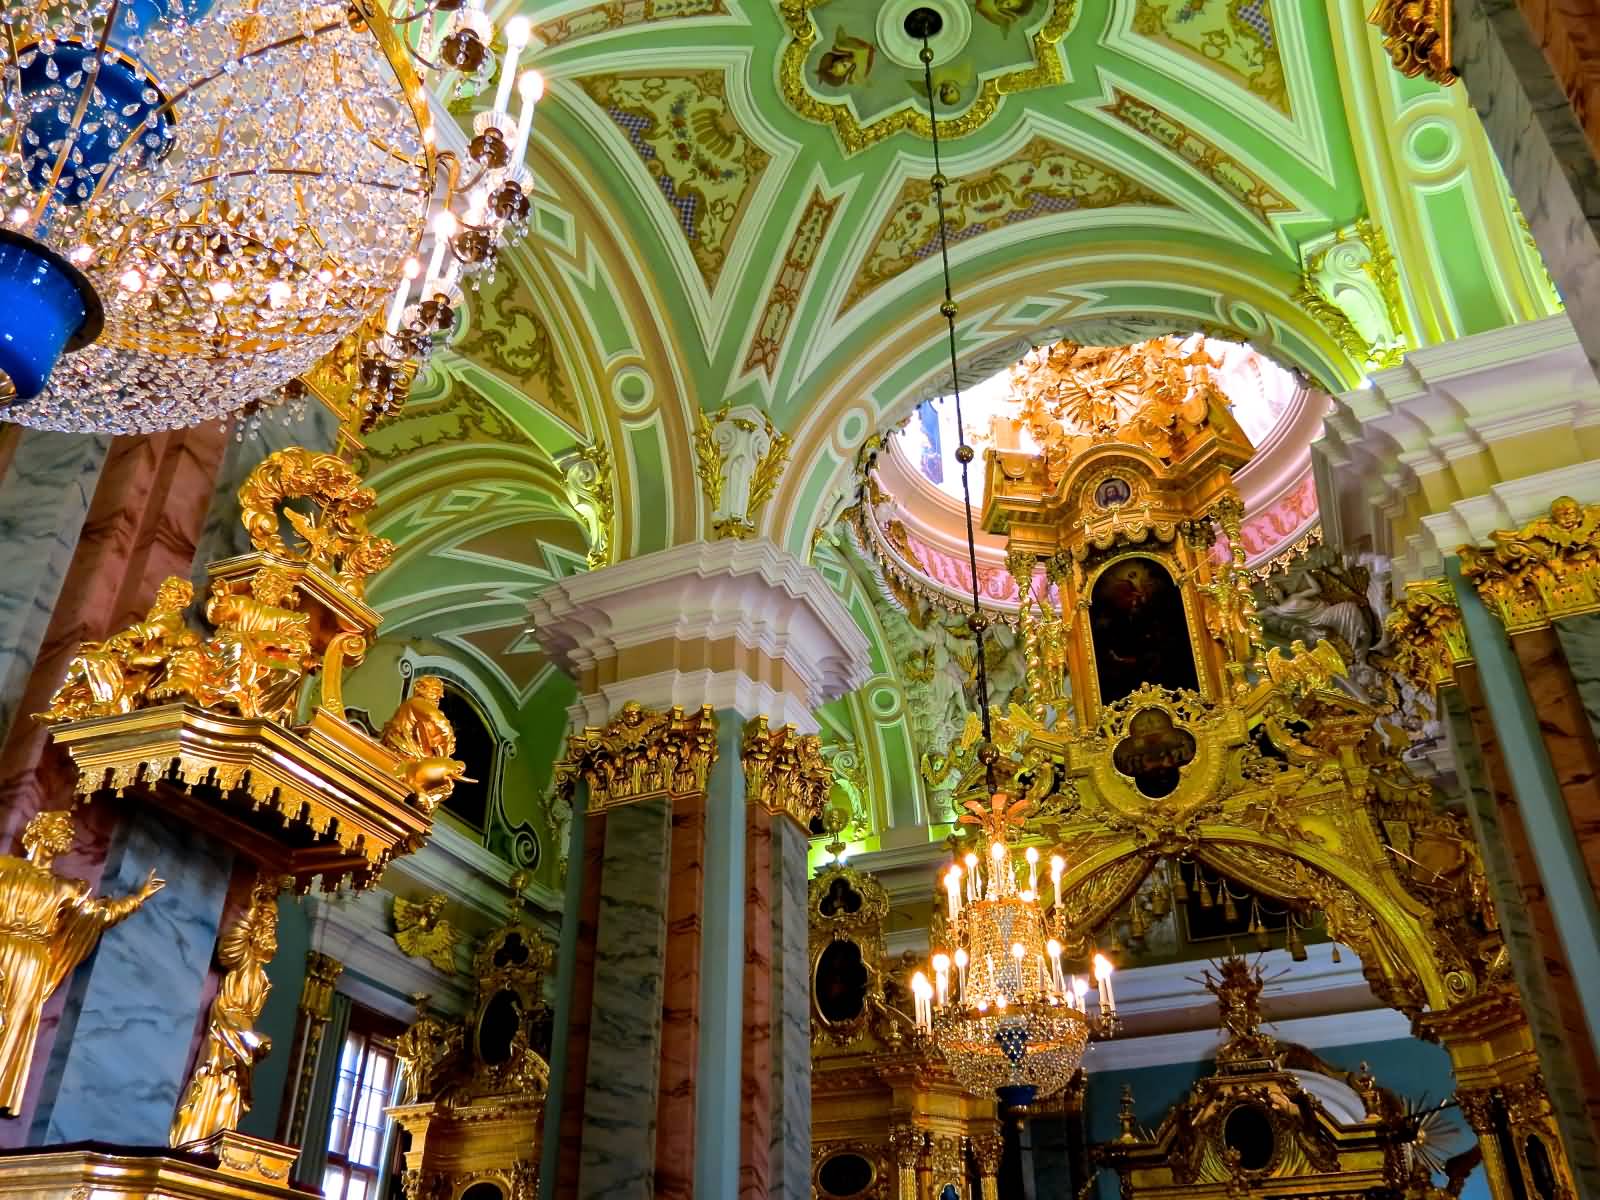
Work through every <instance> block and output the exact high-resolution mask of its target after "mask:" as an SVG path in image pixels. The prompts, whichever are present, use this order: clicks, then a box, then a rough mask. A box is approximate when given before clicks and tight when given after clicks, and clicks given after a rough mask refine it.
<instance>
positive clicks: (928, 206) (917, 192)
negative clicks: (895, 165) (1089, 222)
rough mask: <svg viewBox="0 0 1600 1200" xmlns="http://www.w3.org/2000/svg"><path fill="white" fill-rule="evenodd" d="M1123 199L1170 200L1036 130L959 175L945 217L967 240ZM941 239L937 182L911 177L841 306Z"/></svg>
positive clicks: (954, 233) (1160, 203) (1164, 204)
mask: <svg viewBox="0 0 1600 1200" xmlns="http://www.w3.org/2000/svg"><path fill="white" fill-rule="evenodd" d="M1123 205H1143V206H1146V207H1153V208H1170V207H1172V202H1171V201H1170V200H1167V199H1165V198H1163V197H1162V196H1159V195H1157V194H1156V193H1155V192H1153V191H1151V190H1150V189H1149V188H1147V187H1145V186H1144V185H1143V184H1141V183H1138V182H1136V181H1135V180H1133V179H1131V178H1130V177H1129V176H1127V175H1125V174H1124V173H1122V172H1121V171H1118V170H1116V169H1114V168H1112V167H1106V166H1102V165H1101V164H1099V163H1096V162H1094V161H1092V160H1090V159H1087V158H1084V157H1083V156H1081V155H1079V154H1077V153H1075V152H1073V151H1071V150H1068V149H1066V148H1065V147H1064V146H1060V145H1058V144H1056V143H1054V142H1052V141H1050V140H1048V139H1046V138H1043V137H1035V138H1034V139H1033V140H1032V141H1030V142H1029V143H1028V144H1027V145H1026V146H1025V147H1023V149H1022V150H1021V151H1020V152H1019V153H1017V154H1016V155H1014V156H1013V157H1011V158H1009V159H1007V160H1006V161H1005V162H1002V163H999V164H997V165H995V166H993V167H990V168H989V169H988V170H986V171H983V172H982V173H979V174H975V175H971V176H968V177H967V178H965V179H961V180H956V181H954V182H953V184H952V186H951V187H950V188H949V189H948V191H947V193H946V197H945V217H946V221H947V223H948V225H949V229H950V240H951V241H952V242H965V241H970V240H972V239H973V238H976V237H980V236H982V235H983V234H985V233H988V232H990V231H992V230H996V229H1010V228H1013V227H1015V226H1016V225H1018V224H1019V223H1021V222H1023V221H1031V220H1033V219H1035V218H1037V217H1046V216H1052V215H1055V214H1057V213H1061V212H1068V211H1075V210H1090V209H1102V208H1116V207H1119V206H1123ZM938 238H939V213H938V209H937V207H936V206H935V204H934V198H933V185H932V184H930V183H929V182H928V180H926V179H920V178H919V179H908V180H907V181H906V182H905V184H904V185H903V186H902V187H901V189H900V194H899V195H898V196H896V197H895V199H894V202H893V203H892V204H890V205H889V207H888V216H887V217H885V219H884V222H883V225H882V226H881V227H880V228H879V229H878V232H877V235H876V236H875V237H874V238H873V240H872V245H871V247H870V248H869V249H868V250H867V253H866V257H865V258H864V259H863V260H862V263H861V267H860V268H859V269H858V270H857V272H856V276H855V279H854V281H853V282H852V283H851V285H850V290H849V292H847V293H846V295H845V298H844V303H843V304H842V305H841V306H840V312H841V313H844V312H848V311H849V310H850V309H851V308H853V307H854V306H855V305H856V304H857V303H859V302H860V301H861V300H862V299H863V298H864V297H865V296H867V295H868V294H869V293H871V292H873V291H874V290H876V289H877V288H879V287H881V286H882V285H883V284H885V283H887V282H888V281H889V280H891V279H893V278H895V277H896V276H898V275H899V274H901V272H903V271H905V270H907V269H908V268H909V267H911V266H912V265H913V264H915V263H917V262H920V261H921V260H922V259H924V258H926V257H927V256H928V255H929V254H932V253H934V252H935V251H936V250H937V248H938Z"/></svg>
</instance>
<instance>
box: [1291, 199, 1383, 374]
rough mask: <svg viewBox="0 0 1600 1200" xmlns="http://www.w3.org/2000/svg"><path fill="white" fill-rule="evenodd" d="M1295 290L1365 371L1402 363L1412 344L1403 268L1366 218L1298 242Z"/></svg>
mask: <svg viewBox="0 0 1600 1200" xmlns="http://www.w3.org/2000/svg"><path fill="white" fill-rule="evenodd" d="M1300 262H1301V271H1300V283H1299V288H1298V290H1297V292H1296V294H1295V297H1296V299H1297V300H1299V301H1300V302H1301V303H1303V304H1304V305H1305V306H1306V307H1307V309H1308V310H1310V311H1311V312H1312V315H1313V316H1315V317H1317V319H1318V320H1319V321H1320V322H1321V323H1322V324H1323V325H1324V327H1326V328H1327V329H1328V332H1329V333H1332V334H1333V335H1334V336H1335V338H1336V339H1337V340H1338V342H1339V344H1340V345H1341V346H1342V347H1343V348H1344V350H1345V352H1346V353H1348V354H1349V355H1350V356H1351V358H1352V359H1353V360H1354V361H1355V362H1357V363H1361V364H1363V365H1364V366H1365V367H1366V369H1367V370H1369V371H1370V370H1383V369H1385V368H1388V367H1395V366H1399V365H1400V361H1401V360H1402V359H1403V358H1404V357H1405V353H1406V351H1407V350H1408V349H1409V348H1410V342H1409V339H1408V338H1407V336H1406V329H1407V321H1406V318H1405V303H1404V301H1403V299H1402V297H1401V294H1400V272H1399V268H1398V267H1397V266H1396V264H1395V260H1394V254H1393V252H1392V251H1391V250H1390V249H1389V241H1388V239H1387V238H1386V237H1384V236H1383V230H1381V229H1379V228H1378V227H1377V226H1376V225H1374V224H1373V223H1372V222H1371V221H1369V220H1367V219H1366V218H1364V217H1363V218H1362V219H1361V220H1359V221H1357V222H1355V224H1353V225H1350V226H1348V227H1346V228H1344V229H1340V230H1336V231H1335V232H1333V233H1331V234H1329V235H1328V236H1326V237H1322V238H1316V239H1313V240H1311V241H1308V242H1306V243H1304V244H1303V245H1302V246H1301V247H1300Z"/></svg>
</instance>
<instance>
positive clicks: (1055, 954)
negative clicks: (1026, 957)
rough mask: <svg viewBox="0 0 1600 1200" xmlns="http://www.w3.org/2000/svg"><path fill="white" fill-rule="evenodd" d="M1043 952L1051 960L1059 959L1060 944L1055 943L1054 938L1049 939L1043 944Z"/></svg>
mask: <svg viewBox="0 0 1600 1200" xmlns="http://www.w3.org/2000/svg"><path fill="white" fill-rule="evenodd" d="M1044 950H1045V953H1046V954H1048V955H1049V956H1050V957H1051V958H1060V957H1061V943H1060V942H1058V941H1056V940H1055V938H1051V939H1050V940H1049V941H1048V942H1046V943H1045V944H1044Z"/></svg>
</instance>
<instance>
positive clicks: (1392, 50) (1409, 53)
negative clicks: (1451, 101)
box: [1367, 0, 1456, 84]
mask: <svg viewBox="0 0 1600 1200" xmlns="http://www.w3.org/2000/svg"><path fill="white" fill-rule="evenodd" d="M1367 23H1368V24H1370V25H1376V26H1377V27H1378V30H1379V32H1380V33H1382V34H1383V48H1384V49H1385V50H1387V51H1388V52H1389V58H1390V59H1391V61H1393V63H1394V65H1395V69H1396V70H1397V71H1399V72H1400V73H1401V74H1402V75H1404V76H1406V78H1408V79H1414V78H1416V77H1417V76H1418V75H1422V76H1425V77H1426V78H1428V79H1431V80H1433V82H1434V83H1438V84H1451V83H1454V82H1455V81H1456V71H1455V68H1454V67H1453V66H1451V65H1450V0H1378V2H1377V3H1376V4H1374V5H1373V6H1372V10H1371V11H1370V12H1368V13H1367Z"/></svg>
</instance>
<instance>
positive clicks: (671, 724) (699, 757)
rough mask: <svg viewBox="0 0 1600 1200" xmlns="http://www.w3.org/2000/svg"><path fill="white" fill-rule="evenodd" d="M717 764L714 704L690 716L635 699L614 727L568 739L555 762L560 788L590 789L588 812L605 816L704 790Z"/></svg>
mask: <svg viewBox="0 0 1600 1200" xmlns="http://www.w3.org/2000/svg"><path fill="white" fill-rule="evenodd" d="M716 761H717V718H716V715H715V714H714V713H713V712H712V711H711V706H710V705H709V704H707V705H705V706H703V707H702V708H700V709H698V710H696V711H694V712H690V713H685V712H684V710H683V709H682V708H681V707H679V706H678V705H673V706H672V709H671V711H669V712H657V711H655V710H654V709H648V708H645V707H643V706H642V705H640V704H639V703H637V702H636V701H633V700H630V701H628V702H627V703H626V704H624V705H623V706H622V711H621V712H620V713H618V714H617V717H616V719H615V720H613V721H612V722H611V723H610V724H609V725H602V726H595V725H591V726H588V727H587V728H585V729H584V730H583V731H582V732H580V733H575V734H573V735H571V736H570V737H568V738H567V753H566V757H565V758H563V759H562V760H561V761H560V762H559V763H557V764H556V786H557V787H559V788H562V789H564V790H565V791H566V792H567V794H568V795H569V796H570V795H571V793H572V789H573V788H574V787H575V786H576V784H577V783H578V782H580V781H581V782H583V783H584V784H586V785H587V786H588V789H589V803H588V808H587V810H586V811H588V812H590V813H597V812H604V811H605V810H606V809H608V808H618V807H620V806H622V805H624V804H637V803H638V802H640V801H641V800H653V799H656V798H658V797H663V796H685V795H690V794H692V793H695V792H704V791H705V788H706V779H707V777H708V776H709V775H710V772H711V767H712V764H713V763H715V762H716Z"/></svg>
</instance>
